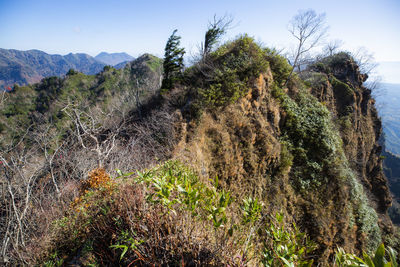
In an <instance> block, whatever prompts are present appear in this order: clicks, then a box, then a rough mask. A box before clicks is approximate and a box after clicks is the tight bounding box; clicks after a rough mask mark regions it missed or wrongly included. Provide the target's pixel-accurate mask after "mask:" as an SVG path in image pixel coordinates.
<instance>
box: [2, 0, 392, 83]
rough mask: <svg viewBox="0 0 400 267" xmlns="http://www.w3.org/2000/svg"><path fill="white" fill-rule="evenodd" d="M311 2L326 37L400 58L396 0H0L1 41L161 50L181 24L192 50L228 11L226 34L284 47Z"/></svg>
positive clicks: (69, 48) (61, 50)
mask: <svg viewBox="0 0 400 267" xmlns="http://www.w3.org/2000/svg"><path fill="white" fill-rule="evenodd" d="M308 8H313V9H314V10H316V11H317V12H318V13H321V12H325V13H326V18H327V24H328V25H329V26H330V29H329V34H330V35H329V39H341V40H343V41H344V43H345V46H344V48H346V49H349V50H355V49H356V48H357V47H361V46H364V47H366V48H367V49H368V50H369V51H371V52H372V53H373V54H374V56H375V58H376V60H377V61H400V51H399V50H400V49H399V47H400V45H399V44H400V16H399V14H400V1H399V0H362V1H361V0H335V1H331V0H329V1H328V0H325V1H324V0H319V1H314V0H304V1H296V0H291V1H289V0H280V1H276V0H274V1H271V0H264V1H261V0H247V1H236V0H201V1H200V0H198V1H188V0H186V1H185V0H169V1H167V0H153V1H151V0H147V1H144V0H143V1H142V0H130V1H128V0H126V1H124V0H108V1H102V0H68V1H60V0H35V1H33V0H0V47H1V48H14V49H19V50H29V49H39V50H43V51H45V52H47V53H51V54H54V53H56V54H67V53H69V52H74V53H76V52H83V53H88V54H90V55H92V56H95V55H96V54H98V53H99V52H101V51H106V52H122V51H123V52H127V53H129V54H131V55H133V56H138V55H140V54H142V53H144V52H149V53H153V54H156V55H158V56H162V55H163V49H164V45H165V42H166V40H167V38H168V36H169V35H170V34H171V32H172V31H173V29H175V28H177V29H178V34H180V35H181V36H182V45H183V46H185V48H186V49H187V50H188V51H193V52H194V51H195V50H196V47H197V46H198V44H199V43H200V42H201V40H202V38H203V35H204V31H205V29H206V26H207V21H208V20H210V19H211V18H212V17H213V15H214V14H217V15H224V14H230V15H232V16H233V17H234V19H235V25H236V27H235V28H233V29H232V30H231V31H230V32H229V34H228V35H227V37H226V38H233V37H235V36H236V35H238V34H240V33H248V34H249V35H251V36H253V37H255V39H256V40H259V41H262V42H263V43H264V44H266V45H268V46H274V47H280V48H283V47H289V46H290V44H291V43H293V42H294V40H293V38H292V37H291V36H290V34H289V32H288V31H287V24H288V22H289V20H290V19H291V17H292V16H293V15H294V14H296V12H297V11H298V10H299V9H308ZM399 76H400V75H399ZM399 79H400V78H399Z"/></svg>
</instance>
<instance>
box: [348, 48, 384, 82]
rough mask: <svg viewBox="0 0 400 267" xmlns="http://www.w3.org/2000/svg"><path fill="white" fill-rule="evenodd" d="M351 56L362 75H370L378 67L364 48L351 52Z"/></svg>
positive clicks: (371, 55) (372, 56)
mask: <svg viewBox="0 0 400 267" xmlns="http://www.w3.org/2000/svg"><path fill="white" fill-rule="evenodd" d="M351 55H352V57H353V59H354V60H355V61H356V63H357V65H358V67H359V68H360V71H361V72H362V73H364V74H368V75H369V74H371V73H372V72H373V70H374V69H375V68H376V67H377V66H378V64H377V63H376V62H375V58H374V55H373V54H372V53H371V52H369V51H368V50H367V49H366V48H365V47H360V48H358V49H357V50H356V51H354V52H352V53H351Z"/></svg>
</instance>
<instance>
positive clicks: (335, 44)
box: [323, 39, 343, 56]
mask: <svg viewBox="0 0 400 267" xmlns="http://www.w3.org/2000/svg"><path fill="white" fill-rule="evenodd" d="M342 46H343V41H342V40H339V39H335V40H332V41H330V42H328V43H327V44H326V45H325V47H324V48H323V52H324V54H325V55H328V56H332V55H334V54H336V53H337V52H338V50H339V49H340V47H342Z"/></svg>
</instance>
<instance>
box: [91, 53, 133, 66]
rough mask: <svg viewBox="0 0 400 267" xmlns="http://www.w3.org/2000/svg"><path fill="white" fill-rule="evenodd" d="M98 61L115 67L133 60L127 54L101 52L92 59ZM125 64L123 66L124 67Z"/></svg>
mask: <svg viewBox="0 0 400 267" xmlns="http://www.w3.org/2000/svg"><path fill="white" fill-rule="evenodd" d="M94 58H95V59H97V60H98V61H100V62H102V63H104V64H107V65H111V66H116V65H118V64H120V63H125V64H126V63H127V62H129V61H132V60H133V59H134V58H133V57H132V56H130V55H128V54H127V53H124V52H123V53H111V54H110V53H107V52H101V53H100V54H98V55H97V56H95V57H94ZM125 64H123V65H124V66H125Z"/></svg>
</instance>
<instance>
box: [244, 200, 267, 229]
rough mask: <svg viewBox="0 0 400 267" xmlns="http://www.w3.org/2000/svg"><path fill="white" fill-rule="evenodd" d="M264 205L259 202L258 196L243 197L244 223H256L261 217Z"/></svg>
mask: <svg viewBox="0 0 400 267" xmlns="http://www.w3.org/2000/svg"><path fill="white" fill-rule="evenodd" d="M261 208H262V205H261V204H260V203H259V202H258V198H255V199H253V198H252V197H248V198H245V199H243V204H242V206H241V209H242V215H243V219H242V223H244V224H248V223H254V222H256V221H257V220H258V219H260V217H261Z"/></svg>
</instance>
